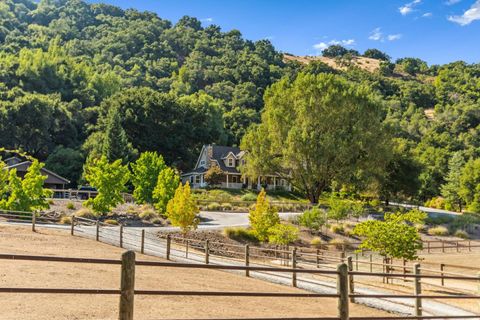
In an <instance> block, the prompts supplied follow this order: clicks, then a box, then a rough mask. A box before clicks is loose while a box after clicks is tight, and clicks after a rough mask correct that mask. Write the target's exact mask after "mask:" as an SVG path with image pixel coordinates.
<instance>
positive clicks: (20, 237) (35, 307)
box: [0, 225, 386, 320]
mask: <svg viewBox="0 0 480 320" xmlns="http://www.w3.org/2000/svg"><path fill="white" fill-rule="evenodd" d="M0 252H1V253H16V254H34V255H52V256H69V257H90V258H114V259H117V258H119V257H120V254H121V253H122V252H123V250H121V249H119V248H116V247H112V246H109V245H106V244H102V243H97V242H94V241H92V240H88V239H83V238H78V237H71V236H70V235H69V234H68V232H66V231H57V230H48V229H40V230H39V231H38V232H37V233H32V232H31V231H30V229H29V227H13V226H5V225H0ZM137 259H148V260H157V259H155V258H153V257H148V256H144V255H138V256H137ZM158 260H160V259H158ZM119 272H120V269H119V266H108V265H92V264H71V263H57V262H30V261H11V260H0V286H2V287H45V288H101V289H115V288H118V287H119V277H120V275H119ZM136 288H138V289H152V290H161V289H168V290H211V291H214V290H218V291H221V290H225V291H253V290H254V291H261V292H302V291H301V290H298V289H294V288H289V287H285V286H280V285H275V284H270V283H266V282H264V281H260V280H256V279H246V278H244V277H242V276H239V275H235V274H231V273H227V272H222V271H213V270H192V269H174V268H154V267H137V278H136ZM0 299H1V301H2V314H1V319H2V320H3V319H19V318H21V319H32V320H33V319H35V320H47V319H48V320H52V319H55V320H57V319H69V320H71V319H116V318H117V312H118V311H117V309H118V301H119V298H118V296H102V295H53V294H51V295H47V294H6V293H3V294H0ZM335 310H336V300H335V299H319V298H278V299H275V298H237V297H214V298H201V297H177V296H172V297H161V296H158V297H152V296H137V297H135V319H162V318H185V319H188V318H218V317H229V318H244V317H275V316H281V317H319V316H334V315H335V312H336V311H335ZM351 310H352V312H351V314H352V315H357V316H375V315H376V316H383V315H386V313H385V312H381V311H377V310H374V309H370V308H367V307H364V306H358V305H352V306H351Z"/></svg>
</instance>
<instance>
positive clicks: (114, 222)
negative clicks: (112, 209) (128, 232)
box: [103, 219, 118, 226]
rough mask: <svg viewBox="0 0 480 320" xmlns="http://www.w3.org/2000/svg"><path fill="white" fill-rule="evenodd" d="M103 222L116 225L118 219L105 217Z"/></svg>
mask: <svg viewBox="0 0 480 320" xmlns="http://www.w3.org/2000/svg"><path fill="white" fill-rule="evenodd" d="M103 222H104V223H106V224H111V225H114V226H118V221H117V220H113V219H107V220H105V221H103Z"/></svg>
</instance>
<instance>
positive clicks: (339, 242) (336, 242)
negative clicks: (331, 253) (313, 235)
mask: <svg viewBox="0 0 480 320" xmlns="http://www.w3.org/2000/svg"><path fill="white" fill-rule="evenodd" d="M328 243H329V244H331V245H333V246H334V247H335V248H336V249H338V250H342V249H343V248H344V247H345V248H348V247H349V246H350V242H348V241H347V240H344V239H339V238H335V239H332V240H330V241H329V242H328Z"/></svg>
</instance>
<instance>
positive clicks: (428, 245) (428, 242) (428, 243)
mask: <svg viewBox="0 0 480 320" xmlns="http://www.w3.org/2000/svg"><path fill="white" fill-rule="evenodd" d="M427 252H428V253H430V241H427Z"/></svg>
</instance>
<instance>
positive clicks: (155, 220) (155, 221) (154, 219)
mask: <svg viewBox="0 0 480 320" xmlns="http://www.w3.org/2000/svg"><path fill="white" fill-rule="evenodd" d="M150 222H151V223H153V224H160V225H162V224H163V220H162V219H160V217H155V218H153V219H150Z"/></svg>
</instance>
